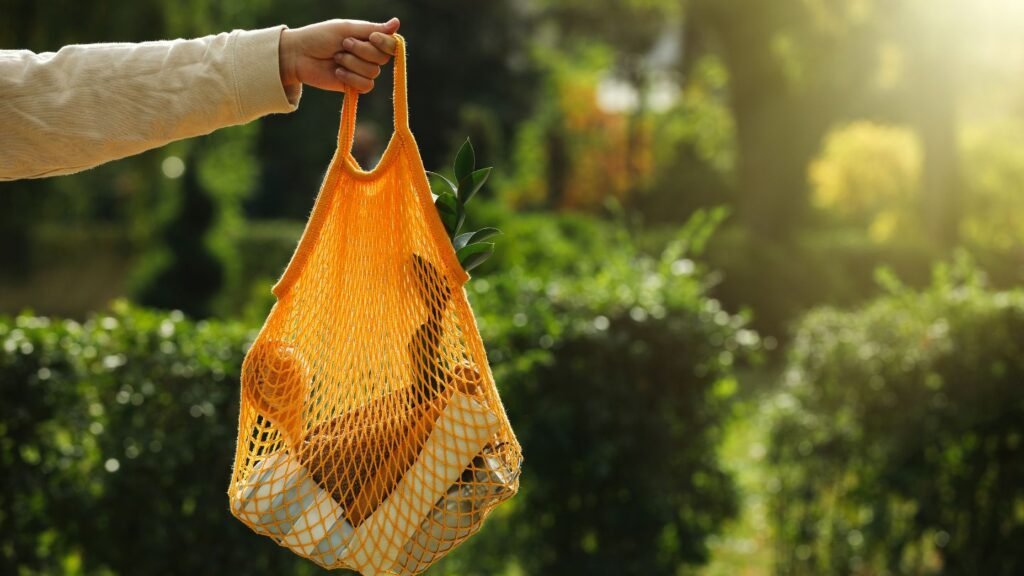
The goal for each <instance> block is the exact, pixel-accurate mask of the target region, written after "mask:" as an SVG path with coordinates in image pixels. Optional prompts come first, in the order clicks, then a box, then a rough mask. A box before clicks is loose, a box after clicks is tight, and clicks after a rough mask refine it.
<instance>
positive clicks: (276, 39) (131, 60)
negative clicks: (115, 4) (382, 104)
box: [0, 26, 301, 180]
mask: <svg viewBox="0 0 1024 576" xmlns="http://www.w3.org/2000/svg"><path fill="white" fill-rule="evenodd" d="M283 28H284V27H283V26H278V27H275V28H267V29H264V30H255V31H242V30H236V31H234V32H230V33H223V34H218V35H216V36H206V37H204V38H198V39H195V40H169V41H159V42H143V43H141V44H84V45H73V46H66V47H64V48H61V49H60V51H58V52H56V53H53V52H46V53H42V54H35V53H32V52H29V51H27V50H0V180H15V179H19V178H37V177H42V176H53V175H57V174H71V173H73V172H78V171H81V170H85V169H87V168H92V167H94V166H97V165H99V164H102V163H104V162H108V161H110V160H115V159H118V158H124V157H125V156H130V155H132V154H137V153H139V152H142V151H144V150H149V149H151V148H156V147H158V146H162V145H164V144H166V143H168V142H171V141H174V140H179V139H182V138H188V137H190V136H197V135H200V134H208V133H210V132H212V131H214V130H216V129H218V128H222V127H224V126H231V125H234V124H244V123H246V122H249V121H251V120H253V119H256V118H259V117H260V116H264V115H266V114H271V113H274V112H291V111H292V110H295V108H296V107H297V106H298V101H299V97H300V96H301V88H300V89H297V90H295V91H293V92H292V93H288V94H286V93H285V89H284V88H283V86H282V85H281V77H280V71H279V64H278V47H279V43H280V40H281V30H282V29H283Z"/></svg>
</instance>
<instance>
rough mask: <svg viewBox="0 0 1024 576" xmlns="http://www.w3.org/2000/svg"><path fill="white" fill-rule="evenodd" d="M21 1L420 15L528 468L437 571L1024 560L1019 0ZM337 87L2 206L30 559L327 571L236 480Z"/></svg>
mask: <svg viewBox="0 0 1024 576" xmlns="http://www.w3.org/2000/svg"><path fill="white" fill-rule="evenodd" d="M0 14H2V15H3V17H2V18H0V46H3V47H5V48H26V49H30V50H34V51H37V52H43V51H47V50H56V49H58V48H59V47H60V46H62V45H65V44H70V43H81V42H99V41H130V42H135V41H145V40H151V39H158V38H174V37H191V36H200V35H205V34H213V33H218V32H222V31H226V30H231V29H234V28H255V27H261V26H271V25H276V24H280V23H285V24H288V25H290V26H292V27H296V26H301V25H304V24H307V23H311V22H315V21H318V20H323V19H327V18H335V17H349V18H360V19H369V20H382V19H386V18H388V17H391V16H398V17H399V18H401V19H402V33H403V34H404V35H405V37H406V38H407V39H408V40H409V90H410V95H409V101H410V104H411V107H412V110H411V123H412V129H413V132H414V133H415V134H416V138H417V142H418V143H419V145H420V150H421V152H422V154H423V157H424V161H425V165H426V166H427V167H428V168H430V169H432V170H439V171H441V172H442V173H444V174H445V175H446V176H448V177H449V178H450V177H452V175H453V174H452V172H451V171H449V170H447V169H446V168H445V167H447V166H450V165H451V164H452V161H453V160H454V158H455V156H456V152H457V150H458V148H459V146H460V145H461V143H462V142H464V141H465V139H466V137H467V136H468V137H469V138H470V139H471V140H472V142H473V145H474V147H475V149H476V156H477V165H478V166H494V170H493V172H490V173H488V176H489V177H488V179H487V183H486V185H485V186H484V188H483V190H482V191H481V192H480V193H479V194H478V195H477V196H476V199H475V200H474V202H473V204H472V205H471V206H470V208H469V210H468V211H467V220H466V224H465V226H466V228H465V229H466V230H475V229H478V228H480V227H482V226H496V227H498V228H500V229H501V230H502V231H503V235H501V236H499V237H497V238H491V239H489V240H488V243H489V242H492V241H493V242H494V254H493V256H492V257H491V258H490V259H489V260H487V261H486V262H485V263H483V264H482V265H480V266H479V267H478V268H476V269H475V270H473V279H472V280H471V281H470V282H469V283H468V284H467V290H468V293H469V296H470V299H471V302H472V304H473V306H474V309H475V311H476V314H477V317H478V320H479V324H480V328H481V330H482V332H483V336H484V340H485V342H486V344H487V347H488V354H489V359H490V361H491V363H492V365H493V368H494V373H495V376H496V379H497V381H498V383H499V388H500V392H501V395H502V398H503V400H504V402H505V404H506V407H507V409H508V411H509V415H510V418H511V420H512V423H513V427H514V429H515V430H516V431H517V433H518V434H519V436H520V439H521V440H522V442H523V446H524V452H525V455H526V461H525V464H524V472H523V477H522V493H521V494H520V495H519V496H518V497H517V498H515V499H513V500H512V501H510V502H509V503H508V504H506V505H504V506H503V507H502V508H500V509H499V510H498V511H497V512H496V513H495V514H494V515H493V516H492V518H491V519H490V520H489V521H488V523H487V525H486V527H485V528H484V530H483V531H481V533H479V534H478V535H477V536H475V537H474V538H473V539H472V540H470V541H469V542H468V543H467V544H466V545H464V546H463V547H461V548H459V549H458V550H457V551H456V552H454V553H453V554H451V555H450V556H449V557H448V558H446V559H445V560H444V561H442V562H441V563H439V564H438V565H437V566H435V567H433V568H431V570H430V571H429V572H428V574H433V575H449V576H469V575H475V574H498V575H505V576H521V575H526V574H531V575H534V574H536V575H547V574H609V575H612V574H616V575H617V574H666V575H675V576H679V575H694V574H700V575H705V576H718V575H723V576H725V575H728V576H733V575H736V574H742V575H746V576H762V575H768V574H779V575H790V574H793V575H803V574H814V575H818V574H837V575H846V574H850V575H868V574H871V575H876V574H877V575H882V574H920V575H940V574H941V575H961V574H963V575H974V574H1017V573H1020V572H1021V571H1022V570H1024V568H1022V567H1024V552H1022V551H1024V545H1022V544H1024V542H1022V526H1024V494H1022V493H1021V491H1020V488H1019V487H1020V486H1021V485H1022V482H1021V480H1022V478H1021V476H1022V473H1024V471H1022V470H1021V466H1020V464H1019V462H1021V449H1022V448H1021V438H1022V430H1021V426H1022V424H1021V422H1024V419H1022V416H1024V414H1022V411H1024V404H1022V402H1024V400H1022V398H1021V393H1020V391H1019V390H1018V389H1019V388H1020V387H1019V386H1018V385H1017V384H1018V383H1019V382H1020V380H1021V377H1022V371H1021V368H1022V366H1021V361H1020V360H1019V357H1020V356H1021V354H1020V352H1021V350H1020V346H1021V342H1022V341H1024V340H1022V333H1021V325H1020V322H1021V319H1022V317H1024V316H1022V310H1024V308H1022V302H1021V301H1022V296H1021V294H1020V284H1021V281H1022V270H1024V269H1022V267H1021V264H1022V262H1024V260H1022V254H1024V235H1022V232H1021V231H1022V230H1024V228H1022V226H1021V223H1022V222H1024V201H1022V198H1024V110H1022V108H1021V106H1020V102H1024V81H1022V80H1021V75H1020V69H1021V68H1022V67H1024V58H1022V56H1021V55H1022V54H1024V39H1022V37H1021V35H1020V34H1019V31H1020V29H1021V28H1022V27H1024V9H1022V8H1021V7H1020V6H1019V2H1016V1H1015V0H936V1H927V2H926V1H923V0H893V1H887V2H881V1H880V0H834V1H833V0H778V1H772V2H765V1H763V0H628V1H617V0H616V1H611V0H600V1H582V0H530V1H526V2H523V1H518V0H494V1H488V2H470V1H469V0H445V1H443V2H412V1H409V0H382V1H374V2H369V1H366V0H350V1H346V2H344V3H341V4H338V3H336V2H327V1H325V0H297V1H295V2H287V3H285V2H277V3H274V2H269V1H267V0H257V1H247V2H242V1H240V0H228V1H217V2H214V1H212V0H186V1H185V2H175V3H172V2H167V1H166V0H141V1H136V2H121V1H114V0H100V1H96V2H88V3H82V2H69V1H65V0H52V1H46V2H37V1H33V0H0ZM389 72H390V69H389V68H386V69H385V70H384V73H382V75H381V77H380V78H379V79H378V82H377V87H376V89H375V91H374V92H373V93H372V94H371V95H369V96H367V97H365V98H363V99H361V101H360V104H361V106H360V119H359V122H360V132H359V135H358V136H357V144H358V146H357V148H356V150H355V154H356V155H357V158H358V160H359V161H360V162H361V163H362V164H363V165H365V166H369V165H372V164H373V163H374V161H375V159H376V155H377V154H379V153H380V151H381V148H382V145H383V144H384V142H386V141H387V137H388V136H389V135H390V126H391V110H390V104H391V103H390V98H389V97H388V94H389V93H390V90H391V85H390V79H389V76H390V74H389ZM340 103H341V97H340V95H337V94H330V93H325V92H318V91H316V90H306V92H305V93H304V96H303V100H302V104H301V108H300V110H299V111H297V112H296V113H294V114H290V115H282V116H274V117H267V118H264V119H261V120H260V121H258V122H254V123H251V124H249V125H246V126H241V127H233V128H229V129H224V130H220V131H217V132H215V133H213V134H211V135H209V136H206V137H202V138H197V139H193V140H189V141H184V142H176V143H173V144H170V145H168V146H166V147H164V148H162V149H159V150H153V151H150V152H148V153H144V154H141V155H139V156H137V157H133V158H128V159H124V160H121V161H118V162H115V163H111V164H106V165H103V166H100V167H98V168H95V169H93V170H90V171H87V172H84V173H81V174H77V175H74V176H70V177H62V178H52V179H45V180H38V181H21V182H5V183H0V313H3V314H6V316H4V317H3V318H2V319H0V573H2V574H8V573H10V574H19V575H28V574H184V573H190V574H193V573H194V574H224V573H242V574H267V573H276V572H285V573H295V574H312V573H315V572H316V570H315V567H314V566H313V565H312V564H310V563H308V562H304V561H302V560H299V559H298V558H296V557H295V556H294V555H292V554H291V553H290V552H288V551H287V550H285V549H283V548H280V547H278V546H276V545H274V544H273V543H272V542H271V541H269V540H267V539H265V538H261V537H258V536H255V535H254V534H252V533H250V532H249V531H247V529H245V527H244V526H242V525H241V524H240V523H238V522H236V521H234V520H232V519H231V518H230V515H229V514H228V510H227V501H226V494H225V491H226V490H225V489H226V486H227V481H228V476H229V468H228V467H229V465H230V458H231V454H232V453H233V449H234V446H233V442H234V432H233V429H234V426H235V425H236V418H237V410H238V408H237V398H238V381H237V380H238V367H239V364H240V362H241V359H242V357H243V355H244V353H245V351H246V349H247V346H248V345H249V342H250V340H251V338H252V337H253V334H254V331H255V330H256V329H258V327H259V325H260V323H261V322H262V320H263V318H265V315H266V313H267V311H268V310H269V308H270V306H271V305H272V303H273V297H272V295H271V293H270V286H271V285H272V283H273V282H274V281H275V280H276V278H277V277H278V276H279V274H280V273H281V271H282V270H283V268H284V265H285V264H286V262H287V261H288V258H289V257H290V255H291V252H292V251H293V250H294V247H295V243H296V242H297V240H298V237H299V235H300V234H301V231H302V227H303V224H304V221H305V219H306V217H307V216H308V214H309V211H310V209H311V207H312V203H313V199H314V195H315V194H316V191H317V190H318V188H319V184H320V180H321V178H322V176H323V173H324V169H325V167H326V165H327V163H328V161H329V159H330V157H331V154H332V153H333V152H334V146H335V141H336V140H335V138H336V134H335V127H336V126H337V122H338V114H339V109H340ZM175 166H178V167H180V166H184V172H183V173H180V171H177V170H174V169H173V168H174V167H175ZM382 217H386V215H384V216H382ZM879 270H882V272H878V271H879ZM111 302H117V303H116V304H111Z"/></svg>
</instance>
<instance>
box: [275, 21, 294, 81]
mask: <svg viewBox="0 0 1024 576" xmlns="http://www.w3.org/2000/svg"><path fill="white" fill-rule="evenodd" d="M295 52H296V50H295V31H294V30H289V29H288V28H283V29H281V40H280V42H279V43H278V51H277V61H278V66H279V68H280V73H281V86H282V87H284V89H285V91H286V92H287V91H288V90H289V89H294V88H295V87H296V86H298V84H299V76H298V72H297V70H296V68H297V67H296V65H295V60H296V58H295Z"/></svg>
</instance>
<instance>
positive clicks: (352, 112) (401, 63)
mask: <svg viewBox="0 0 1024 576" xmlns="http://www.w3.org/2000/svg"><path fill="white" fill-rule="evenodd" d="M394 37H395V58H394V63H393V65H394V68H395V70H394V82H393V84H394V90H393V94H392V101H393V112H392V116H393V117H394V122H395V132H397V133H401V134H402V135H407V134H408V133H409V101H408V93H407V88H406V81H405V38H403V37H402V36H401V35H400V34H395V35H394ZM358 107H359V93H358V92H356V91H355V90H352V89H350V88H346V89H345V99H344V101H343V102H342V105H341V126H339V128H338V149H339V150H342V151H344V152H346V153H348V152H351V150H352V139H353V137H354V135H355V131H356V109H357V108H358Z"/></svg>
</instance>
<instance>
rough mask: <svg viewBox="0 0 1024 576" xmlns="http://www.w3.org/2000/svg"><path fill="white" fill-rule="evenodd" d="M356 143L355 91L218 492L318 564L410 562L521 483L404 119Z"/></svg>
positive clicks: (370, 573) (254, 354)
mask: <svg viewBox="0 0 1024 576" xmlns="http://www.w3.org/2000/svg"><path fill="white" fill-rule="evenodd" d="M394 66H395V69H394V70H395V76H394V96H393V99H394V121H395V131H394V134H393V136H392V138H391V140H390V142H389V144H388V146H387V148H386V150H385V152H384V154H383V156H382V157H381V160H380V161H379V163H378V165H377V167H376V168H374V169H373V170H371V171H365V170H363V169H362V168H360V166H359V164H358V163H357V162H356V161H355V159H354V158H353V157H352V154H351V147H352V138H353V132H354V129H355V118H356V105H357V101H358V96H357V95H356V94H355V93H354V92H347V93H346V94H345V100H344V105H343V111H342V119H341V127H340V129H339V136H338V148H337V151H336V152H335V155H334V158H333V159H332V160H331V164H330V169H329V170H328V173H327V176H326V178H325V180H324V183H323V186H322V187H321V189H320V193H319V195H318V197H317V200H316V204H315V206H314V208H313V213H312V216H311V217H310V219H309V222H308V224H307V226H306V229H305V232H304V233H303V235H302V239H301V240H300V241H299V245H298V247H297V249H296V251H295V254H294V255H293V257H292V259H291V262H290V263H289V264H288V267H287V269H286V270H285V273H284V275H283V276H282V278H281V280H280V281H279V282H278V284H277V285H276V286H275V287H274V289H273V291H274V295H275V296H276V298H277V300H276V302H275V304H274V307H273V309H272V310H271V312H270V314H269V316H268V317H267V320H266V322H265V324H264V326H263V328H262V330H261V331H260V333H259V335H258V336H257V338H256V341H255V342H254V344H253V346H252V348H251V349H250V350H249V352H248V354H247V355H246V358H245V362H244V364H243V367H242V398H241V413H240V415H239V427H238V445H237V449H236V454H235V464H234V471H233V474H232V478H231V485H230V487H229V489H228V495H229V497H230V501H231V511H232V513H233V514H234V515H235V516H236V517H237V518H238V519H239V520H241V521H242V522H244V523H245V524H246V525H248V526H249V527H250V528H252V529H253V530H255V531H256V532H258V533H260V534H264V535H267V536H269V537H271V538H273V539H274V540H275V541H277V542H278V543H279V544H281V545H283V546H287V547H288V548H290V549H291V550H293V551H294V552H296V553H298V554H300V555H302V556H305V557H307V558H309V559H310V560H312V561H314V562H316V563H317V564H320V565H321V566H323V567H326V568H349V569H353V570H356V571H359V572H361V573H362V574H363V575H364V576H376V575H378V574H402V575H405V574H417V573H419V572H422V571H423V570H425V569H426V568H427V567H428V566H430V565H431V564H432V563H433V562H435V561H437V560H438V559H439V558H441V557H442V556H444V555H445V554H446V553H447V552H449V551H450V550H452V548H454V547H455V546H456V545H458V544H459V543H460V542H462V541H463V540H465V539H466V538H468V537H469V536H470V535H472V534H473V533H474V532H476V531H477V530H478V529H479V528H480V526H481V524H482V523H483V521H484V519H485V517H486V516H487V515H488V514H489V513H490V511H491V510H492V509H493V508H494V507H495V506H496V505H498V504H499V503H500V502H502V501H503V500H505V499H507V498H509V497H511V496H512V495H513V494H515V492H516V491H517V489H518V485H519V484H518V482H519V467H520V463H521V461H522V455H521V451H520V447H519V444H518V442H517V441H516V438H515V436H514V434H513V432H512V429H511V427H510V426H509V422H508V419H507V417H506V415H505V411H504V408H503V407H502V404H501V400H500V399H499V397H498V394H497V390H496V388H495V385H494V379H493V377H492V375H491V371H490V368H489V366H488V364H487V357H486V354H485V352H484V347H483V343H482V342H481V340H480V334H479V332H478V330H477V327H476V321H475V319H474V317H473V312H472V310H471V309H470V306H469V302H468V301H467V299H466V294H465V291H464V290H463V288H462V286H463V284H464V283H465V282H466V280H467V279H468V275H467V274H466V273H465V272H464V271H463V269H462V267H461V266H460V265H459V262H458V260H457V259H456V257H455V252H454V249H453V248H452V245H451V243H450V241H449V240H448V237H447V235H446V233H445V230H444V226H443V224H442V223H441V220H440V217H439V216H438V214H437V211H436V209H435V208H434V205H433V202H432V196H431V193H430V188H429V185H428V183H427V179H426V174H425V172H424V169H423V163H422V160H421V158H420V154H419V150H418V148H417V146H416V142H415V140H414V139H413V136H412V133H411V132H410V130H409V124H408V106H407V101H406V81H405V42H404V40H403V39H401V37H398V50H397V53H396V55H395V61H394Z"/></svg>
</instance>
